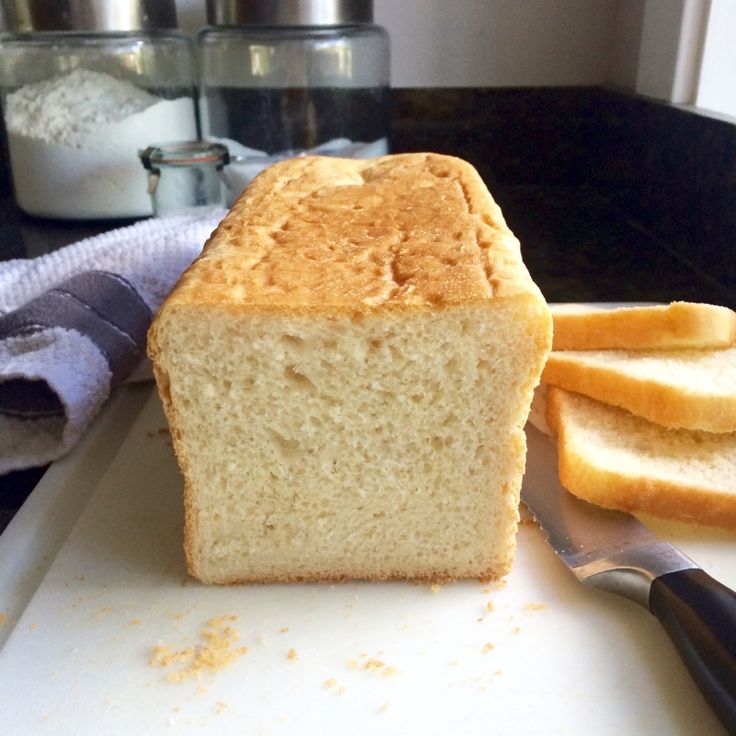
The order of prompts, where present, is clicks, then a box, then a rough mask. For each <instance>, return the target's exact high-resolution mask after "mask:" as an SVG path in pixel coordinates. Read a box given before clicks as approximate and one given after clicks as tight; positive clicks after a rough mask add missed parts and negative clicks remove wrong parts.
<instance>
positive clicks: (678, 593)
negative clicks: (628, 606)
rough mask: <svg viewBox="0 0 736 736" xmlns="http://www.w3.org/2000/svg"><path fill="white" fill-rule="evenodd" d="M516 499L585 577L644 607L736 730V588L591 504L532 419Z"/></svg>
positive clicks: (629, 520) (628, 520)
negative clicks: (563, 476) (565, 480)
mask: <svg viewBox="0 0 736 736" xmlns="http://www.w3.org/2000/svg"><path fill="white" fill-rule="evenodd" d="M526 434H527V443H528V455H529V458H533V462H527V471H526V474H525V475H524V481H523V483H522V489H521V500H522V501H523V502H524V503H525V504H526V506H527V507H528V508H529V510H530V511H531V513H532V514H533V516H534V518H535V519H536V521H537V522H538V523H539V525H540V526H541V527H542V530H543V531H544V532H545V533H546V535H547V541H548V542H549V544H550V545H551V546H552V547H553V549H554V550H555V552H557V555H558V556H559V557H560V559H561V560H562V561H563V562H564V563H565V564H566V565H567V566H568V567H569V568H570V570H571V571H572V572H573V574H574V575H575V577H577V579H578V580H580V581H581V582H583V583H586V584H588V585H592V586H594V587H596V588H602V589H604V590H607V591H609V592H611V593H616V594H617V595H620V596H624V597H625V598H629V599H631V600H632V601H635V602H636V603H639V604H640V605H642V606H644V608H646V609H647V610H649V611H650V612H651V613H652V614H654V616H656V617H657V619H658V620H659V622H660V623H661V624H662V626H663V627H664V629H665V631H666V632H667V634H668V635H669V637H670V639H671V640H672V642H673V643H674V645H675V647H676V648H677V650H678V652H679V654H680V656H681V657H682V659H683V661H684V662H685V665H686V666H687V668H688V670H689V671H690V674H691V675H692V676H693V678H694V680H695V682H696V683H697V685H698V687H699V688H700V690H701V692H702V693H703V695H704V696H705V698H706V700H707V701H708V702H709V703H710V705H711V707H712V708H713V710H714V711H715V713H716V715H717V716H718V717H719V718H720V720H721V722H722V723H723V724H724V725H725V726H726V728H727V729H728V732H729V733H733V734H736V593H734V592H733V591H732V590H730V589H729V588H727V587H726V586H725V585H722V584H721V583H719V582H718V581H717V580H714V579H713V578H712V577H710V576H709V575H708V574H707V573H705V572H704V571H703V570H702V569H700V568H699V567H698V566H697V565H696V564H695V562H693V561H692V560H691V559H689V558H688V557H686V556H685V555H684V554H683V553H682V552H680V551H679V550H678V549H677V548H676V547H674V546H672V545H671V544H668V543H666V542H661V541H659V540H658V539H657V538H656V537H655V536H654V535H653V534H652V533H651V532H650V531H649V530H648V529H647V528H646V527H645V526H644V525H643V524H641V523H640V522H639V521H638V520H637V519H635V518H634V517H633V516H631V515H629V514H625V513H622V512H619V511H610V510H608V509H603V508H600V507H598V506H594V505H593V504H590V503H588V502H586V501H583V500H581V499H579V498H576V497H575V496H573V495H572V494H570V493H568V492H567V491H566V490H565V489H564V488H563V487H562V486H561V485H560V482H559V480H558V473H557V447H556V444H555V440H554V439H553V438H551V437H548V436H547V435H545V434H542V433H541V432H540V431H538V430H537V429H535V428H534V427H533V426H531V425H530V424H528V425H527V429H526Z"/></svg>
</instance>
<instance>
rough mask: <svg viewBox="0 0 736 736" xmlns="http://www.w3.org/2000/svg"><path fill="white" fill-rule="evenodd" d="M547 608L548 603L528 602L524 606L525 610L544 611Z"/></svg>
mask: <svg viewBox="0 0 736 736" xmlns="http://www.w3.org/2000/svg"><path fill="white" fill-rule="evenodd" d="M546 608H547V604H546V603H527V604H526V605H525V606H524V610H525V611H544V610H545V609H546Z"/></svg>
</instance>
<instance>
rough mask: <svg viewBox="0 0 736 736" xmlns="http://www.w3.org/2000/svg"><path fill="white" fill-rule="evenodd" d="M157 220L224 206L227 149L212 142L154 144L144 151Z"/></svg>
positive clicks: (142, 152)
mask: <svg viewBox="0 0 736 736" xmlns="http://www.w3.org/2000/svg"><path fill="white" fill-rule="evenodd" d="M140 158H141V163H142V164H143V167H144V168H145V169H146V170H147V171H148V172H150V173H149V174H148V193H149V194H150V195H151V201H152V203H153V214H154V215H156V216H157V217H166V216H168V215H174V214H181V213H183V212H192V211H195V210H199V209H201V208H206V207H216V206H218V205H219V206H223V205H224V204H225V190H226V188H227V184H226V181H225V178H224V176H223V172H224V169H225V166H227V165H228V164H229V163H230V155H229V153H228V150H227V148H225V146H223V145H222V144H220V143H211V142H210V141H185V142H180V143H160V144H154V145H151V146H149V147H148V148H146V149H145V150H144V151H141V152H140Z"/></svg>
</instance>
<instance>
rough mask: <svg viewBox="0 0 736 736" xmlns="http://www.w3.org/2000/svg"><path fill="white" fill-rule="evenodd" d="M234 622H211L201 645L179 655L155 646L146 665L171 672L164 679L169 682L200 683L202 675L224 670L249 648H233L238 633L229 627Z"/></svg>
mask: <svg viewBox="0 0 736 736" xmlns="http://www.w3.org/2000/svg"><path fill="white" fill-rule="evenodd" d="M237 618H238V617H237V616H221V617H220V618H211V619H210V620H209V621H207V623H206V625H205V626H204V627H202V629H201V631H200V638H201V641H200V642H199V643H197V644H194V645H192V646H189V647H185V648H183V649H180V650H178V651H175V650H172V649H171V648H169V647H168V646H166V645H165V644H157V645H156V646H154V647H153V654H152V656H151V658H150V660H149V662H148V663H149V665H150V666H151V667H162V668H164V669H170V670H171V671H170V672H169V673H168V674H167V675H166V679H167V680H168V681H169V682H185V681H186V680H190V679H192V678H197V679H200V678H201V677H202V676H203V675H205V674H209V673H212V672H216V671H218V670H221V669H224V668H225V667H227V666H228V665H230V664H232V663H233V662H234V661H235V660H236V659H238V657H242V656H243V655H244V654H246V653H247V651H248V647H245V646H240V647H237V646H235V644H236V642H237V641H238V639H239V638H240V632H239V631H238V630H237V629H236V628H235V627H234V626H232V623H233V622H234V621H236V620H237Z"/></svg>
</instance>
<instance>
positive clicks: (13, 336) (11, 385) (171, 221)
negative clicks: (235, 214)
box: [0, 208, 225, 474]
mask: <svg viewBox="0 0 736 736" xmlns="http://www.w3.org/2000/svg"><path fill="white" fill-rule="evenodd" d="M224 214H225V212H224V210H222V209H221V208H216V209H215V208H212V209H207V210H204V211H200V212H196V213H191V212H190V213H187V214H181V215H176V216H172V217H166V218H160V219H159V218H153V219H149V220H144V221H142V222H139V223H137V224H135V225H131V226H128V227H123V228H119V229H117V230H112V231H110V232H107V233H104V234H102V235H98V236H96V237H93V238H87V239H86V240H81V241H79V242H77V243H74V244H72V245H69V246H66V247H65V248H61V249H59V250H57V251H54V252H53V253H50V254H48V255H45V256H41V257H39V258H34V259H17V260H12V261H5V262H0V474H1V473H6V472H8V471H11V470H18V469H21V468H28V467H35V466H39V465H45V464H46V463H49V462H51V461H53V460H56V459H57V458H59V457H61V456H62V455H64V454H66V453H67V452H68V451H69V450H70V449H71V448H72V447H73V446H74V444H75V443H76V442H77V441H78V440H79V438H80V437H81V436H82V434H83V432H84V430H85V429H86V427H87V426H88V425H89V423H90V422H91V420H92V419H93V418H94V416H95V415H96V414H97V413H98V411H99V410H100V408H101V406H102V405H103V403H104V402H105V400H106V399H107V397H108V395H109V393H110V390H111V388H112V387H113V386H115V385H116V384H118V383H120V382H122V381H124V380H128V379H130V377H131V374H132V373H133V372H134V369H136V368H138V367H139V366H140V365H142V364H145V361H144V360H143V359H144V358H145V345H146V331H147V330H148V326H149V325H150V323H151V319H152V317H153V314H154V313H155V312H156V310H157V309H158V307H159V305H160V304H161V302H162V301H163V299H164V298H165V296H166V295H167V294H168V292H169V291H170V290H171V287H172V286H173V285H174V283H175V282H176V280H177V278H178V277H179V275H180V274H181V272H182V271H183V270H184V269H185V268H186V267H187V266H188V265H189V264H190V263H191V262H192V260H193V259H194V258H195V257H196V256H197V255H198V254H199V252H200V251H201V249H202V246H203V245H204V242H205V241H206V239H207V237H208V236H209V235H210V233H211V232H212V230H213V229H214V228H215V227H216V225H217V223H218V222H219V221H220V219H221V218H222V216H223V215H224Z"/></svg>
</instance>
